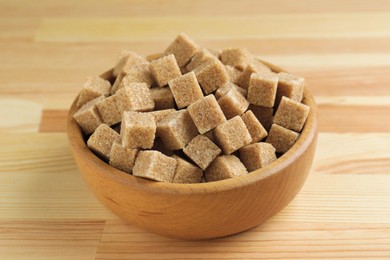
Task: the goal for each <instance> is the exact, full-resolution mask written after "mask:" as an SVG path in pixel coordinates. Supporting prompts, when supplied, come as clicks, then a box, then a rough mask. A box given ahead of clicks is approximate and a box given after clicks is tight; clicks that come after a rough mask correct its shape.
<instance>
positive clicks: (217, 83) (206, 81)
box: [194, 59, 229, 94]
mask: <svg viewBox="0 0 390 260" xmlns="http://www.w3.org/2000/svg"><path fill="white" fill-rule="evenodd" d="M194 72H195V75H196V78H197V79H198V82H199V84H200V86H201V87H202V89H203V91H204V93H206V94H210V93H211V92H213V91H214V90H216V89H217V88H219V87H221V86H223V85H225V84H226V83H227V82H228V81H229V75H228V74H227V72H226V68H225V66H224V65H223V64H222V63H221V62H220V61H219V60H217V59H215V60H210V61H208V62H206V63H203V64H202V65H200V66H198V67H197V68H195V69H194Z"/></svg>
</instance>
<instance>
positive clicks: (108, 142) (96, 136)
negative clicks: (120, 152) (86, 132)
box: [87, 124, 121, 160]
mask: <svg viewBox="0 0 390 260" xmlns="http://www.w3.org/2000/svg"><path fill="white" fill-rule="evenodd" d="M115 141H117V142H120V141H121V137H120V136H119V134H118V133H117V132H116V131H115V130H114V129H112V128H111V127H109V126H108V125H106V124H101V125H99V127H98V128H96V130H95V132H93V134H92V135H91V136H90V137H89V139H88V141H87V146H88V147H89V149H91V150H92V151H94V152H95V153H96V154H97V155H98V156H100V157H101V158H103V159H105V160H108V159H109V158H110V151H111V146H112V144H113V143H114V142H115Z"/></svg>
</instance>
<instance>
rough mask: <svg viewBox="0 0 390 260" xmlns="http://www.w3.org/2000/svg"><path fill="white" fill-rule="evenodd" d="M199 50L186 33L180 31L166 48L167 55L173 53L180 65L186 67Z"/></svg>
mask: <svg viewBox="0 0 390 260" xmlns="http://www.w3.org/2000/svg"><path fill="white" fill-rule="evenodd" d="M197 51H198V46H197V45H196V44H195V43H194V42H193V41H192V40H191V39H190V37H188V36H187V35H186V34H184V33H180V34H179V35H178V36H177V37H176V39H175V40H174V41H173V42H172V43H171V44H170V45H169V46H168V48H167V49H166V50H165V55H168V54H173V55H175V58H176V60H177V64H178V65H179V66H180V67H184V66H185V65H186V64H187V63H188V62H189V61H190V60H191V58H192V57H193V56H194V54H195V53H196V52H197Z"/></svg>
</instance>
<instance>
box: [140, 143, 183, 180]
mask: <svg viewBox="0 0 390 260" xmlns="http://www.w3.org/2000/svg"><path fill="white" fill-rule="evenodd" d="M176 165H177V161H176V159H175V158H172V157H169V156H166V155H164V154H162V153H160V152H158V151H139V152H138V155H137V158H136V159H135V164H134V167H133V175H134V176H138V177H143V178H147V179H151V180H155V181H162V182H172V181H173V177H174V175H175V171H176Z"/></svg>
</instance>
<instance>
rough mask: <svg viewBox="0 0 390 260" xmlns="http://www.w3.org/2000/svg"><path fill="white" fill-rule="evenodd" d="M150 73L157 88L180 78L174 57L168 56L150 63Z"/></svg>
mask: <svg viewBox="0 0 390 260" xmlns="http://www.w3.org/2000/svg"><path fill="white" fill-rule="evenodd" d="M150 72H151V73H152V76H153V78H154V80H155V81H156V83H157V85H158V86H159V87H163V86H165V85H166V84H168V81H170V80H171V79H174V78H177V77H180V76H181V72H180V68H179V65H177V62H176V59H175V56H173V54H170V55H168V56H164V57H162V58H160V59H158V60H154V61H152V62H151V63H150Z"/></svg>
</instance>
